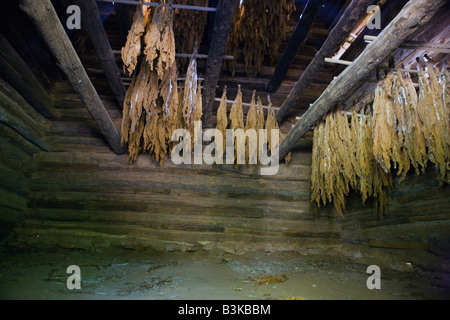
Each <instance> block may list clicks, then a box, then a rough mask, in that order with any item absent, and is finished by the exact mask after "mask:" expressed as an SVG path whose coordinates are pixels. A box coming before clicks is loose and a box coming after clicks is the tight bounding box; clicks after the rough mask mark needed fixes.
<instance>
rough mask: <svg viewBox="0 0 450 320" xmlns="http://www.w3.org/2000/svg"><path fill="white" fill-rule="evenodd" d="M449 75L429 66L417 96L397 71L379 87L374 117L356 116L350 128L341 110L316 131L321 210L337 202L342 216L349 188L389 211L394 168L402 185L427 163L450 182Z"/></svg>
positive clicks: (316, 193)
mask: <svg viewBox="0 0 450 320" xmlns="http://www.w3.org/2000/svg"><path fill="white" fill-rule="evenodd" d="M449 85H450V83H449V74H448V71H447V70H444V71H442V72H441V71H439V70H438V69H436V68H435V67H434V66H433V65H431V64H430V63H429V64H428V65H427V68H426V69H423V70H420V72H419V92H418V93H417V92H416V89H415V88H414V85H413V82H412V80H411V76H410V75H409V74H408V73H405V74H402V73H401V72H397V71H393V72H391V73H389V74H388V75H387V76H386V78H385V79H384V80H382V81H380V82H379V83H378V86H377V89H376V92H375V99H374V102H373V106H372V108H373V116H370V115H369V114H362V115H358V114H357V113H356V112H355V111H353V112H352V117H351V121H350V123H351V125H349V123H348V120H347V116H346V115H344V114H343V113H342V112H340V111H339V110H338V111H337V112H335V113H330V114H328V116H327V117H326V119H325V121H322V122H320V123H319V124H318V125H317V126H316V127H315V130H314V146H313V163H312V172H311V182H312V194H311V200H312V201H315V202H316V203H317V205H318V206H320V204H321V203H322V204H323V205H325V204H326V203H327V202H333V203H334V206H335V208H336V210H337V211H338V212H339V213H340V214H341V215H342V214H343V210H344V208H345V196H346V195H347V194H348V193H349V191H350V190H351V189H354V190H356V191H358V192H360V193H361V195H362V199H363V202H365V201H366V200H367V199H368V198H369V197H375V198H376V199H377V202H376V205H377V209H378V212H379V213H380V214H381V215H383V214H386V213H387V191H388V190H389V189H390V188H391V185H392V177H391V169H392V168H394V169H397V175H399V176H400V181H402V180H403V179H404V178H405V176H406V174H407V173H408V172H409V170H410V169H411V166H412V167H413V168H414V170H415V172H416V174H419V173H420V172H424V170H425V167H426V164H427V162H428V160H430V161H431V162H432V163H434V164H435V165H436V168H437V169H438V171H439V177H438V179H439V181H440V183H441V184H442V183H444V182H447V183H448V182H449V170H450V162H449V157H450V155H449V152H450V123H449V120H450V101H449Z"/></svg>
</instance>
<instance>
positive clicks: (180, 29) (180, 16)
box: [173, 0, 208, 73]
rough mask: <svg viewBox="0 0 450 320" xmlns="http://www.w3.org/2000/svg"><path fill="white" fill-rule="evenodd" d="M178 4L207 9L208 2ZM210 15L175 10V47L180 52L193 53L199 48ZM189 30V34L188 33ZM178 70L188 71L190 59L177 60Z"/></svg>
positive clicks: (186, 0) (193, 0) (181, 1)
mask: <svg viewBox="0 0 450 320" xmlns="http://www.w3.org/2000/svg"><path fill="white" fill-rule="evenodd" d="M177 4H183V5H191V6H200V7H207V6H208V0H178V1H177ZM207 18H208V14H207V12H205V11H198V10H175V12H174V19H173V30H174V34H175V47H176V48H177V51H178V52H183V53H185V52H193V51H194V49H195V47H196V46H197V47H199V46H200V43H201V40H202V37H203V32H204V30H205V26H206V23H207ZM186 30H189V32H186ZM177 63H178V69H181V70H183V71H182V72H183V73H184V71H185V70H186V69H187V67H188V64H189V59H186V58H179V59H177Z"/></svg>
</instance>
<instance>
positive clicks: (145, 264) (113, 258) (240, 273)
mask: <svg viewBox="0 0 450 320" xmlns="http://www.w3.org/2000/svg"><path fill="white" fill-rule="evenodd" d="M1 255H2V256H1V261H0V299H192V300H197V299H212V300H216V299H217V300H219V299H220V300H249V299H292V298H294V299H304V300H311V299H449V298H450V292H449V291H445V290H444V289H440V288H437V287H433V286H432V285H431V284H430V281H429V280H428V278H427V277H425V276H423V275H421V276H419V275H418V274H417V273H402V272H396V271H389V270H381V289H380V290H376V289H374V290H369V289H368V288H367V286H366V281H367V278H368V277H369V276H370V275H369V274H367V273H366V270H367V265H362V264H350V263H339V262H336V261H326V260H324V259H317V258H314V259H313V258H311V257H309V258H308V257H305V256H300V255H298V254H293V253H254V254H251V255H245V256H238V255H216V256H213V255H211V254H207V253H201V252H196V253H164V254H160V253H149V252H136V251H126V250H124V251H118V252H108V253H89V252H84V251H60V252H56V253H27V254H25V253H15V254H12V253H9V254H4V253H2V254H1ZM69 265H78V266H79V267H80V270H81V289H80V290H77V289H73V290H69V289H68V288H67V286H66V281H67V278H68V277H69V276H70V274H67V273H66V271H67V267H68V266H69ZM258 277H273V278H268V279H264V280H263V281H262V282H261V281H258V279H257V278H258ZM265 282H271V283H265Z"/></svg>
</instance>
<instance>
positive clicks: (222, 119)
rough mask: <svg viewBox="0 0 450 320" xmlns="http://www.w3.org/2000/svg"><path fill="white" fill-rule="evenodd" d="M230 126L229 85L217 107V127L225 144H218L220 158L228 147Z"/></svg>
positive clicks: (225, 88)
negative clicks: (228, 107)
mask: <svg viewBox="0 0 450 320" xmlns="http://www.w3.org/2000/svg"><path fill="white" fill-rule="evenodd" d="M227 126H228V118H227V87H226V86H225V87H224V88H223V93H222V98H221V99H220V104H219V108H218V109H217V126H216V129H217V130H219V131H220V132H221V133H222V138H223V144H222V145H217V153H218V158H223V154H224V150H225V148H226V130H227Z"/></svg>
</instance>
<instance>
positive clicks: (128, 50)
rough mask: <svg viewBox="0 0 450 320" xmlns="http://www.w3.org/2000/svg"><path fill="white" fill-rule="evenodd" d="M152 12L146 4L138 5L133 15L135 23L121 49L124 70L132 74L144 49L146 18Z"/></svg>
mask: <svg viewBox="0 0 450 320" xmlns="http://www.w3.org/2000/svg"><path fill="white" fill-rule="evenodd" d="M149 14H150V9H149V8H148V7H146V6H144V7H142V6H137V7H136V11H135V13H134V16H133V24H132V26H131V29H130V31H129V32H128V35H127V41H126V43H125V46H124V47H123V48H122V50H121V54H122V61H123V65H124V70H126V71H128V73H129V74H130V75H131V74H132V73H133V71H134V69H135V68H136V65H137V63H138V57H139V55H140V54H141V51H142V44H141V37H142V35H143V34H144V32H145V18H146V17H148V16H149Z"/></svg>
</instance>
